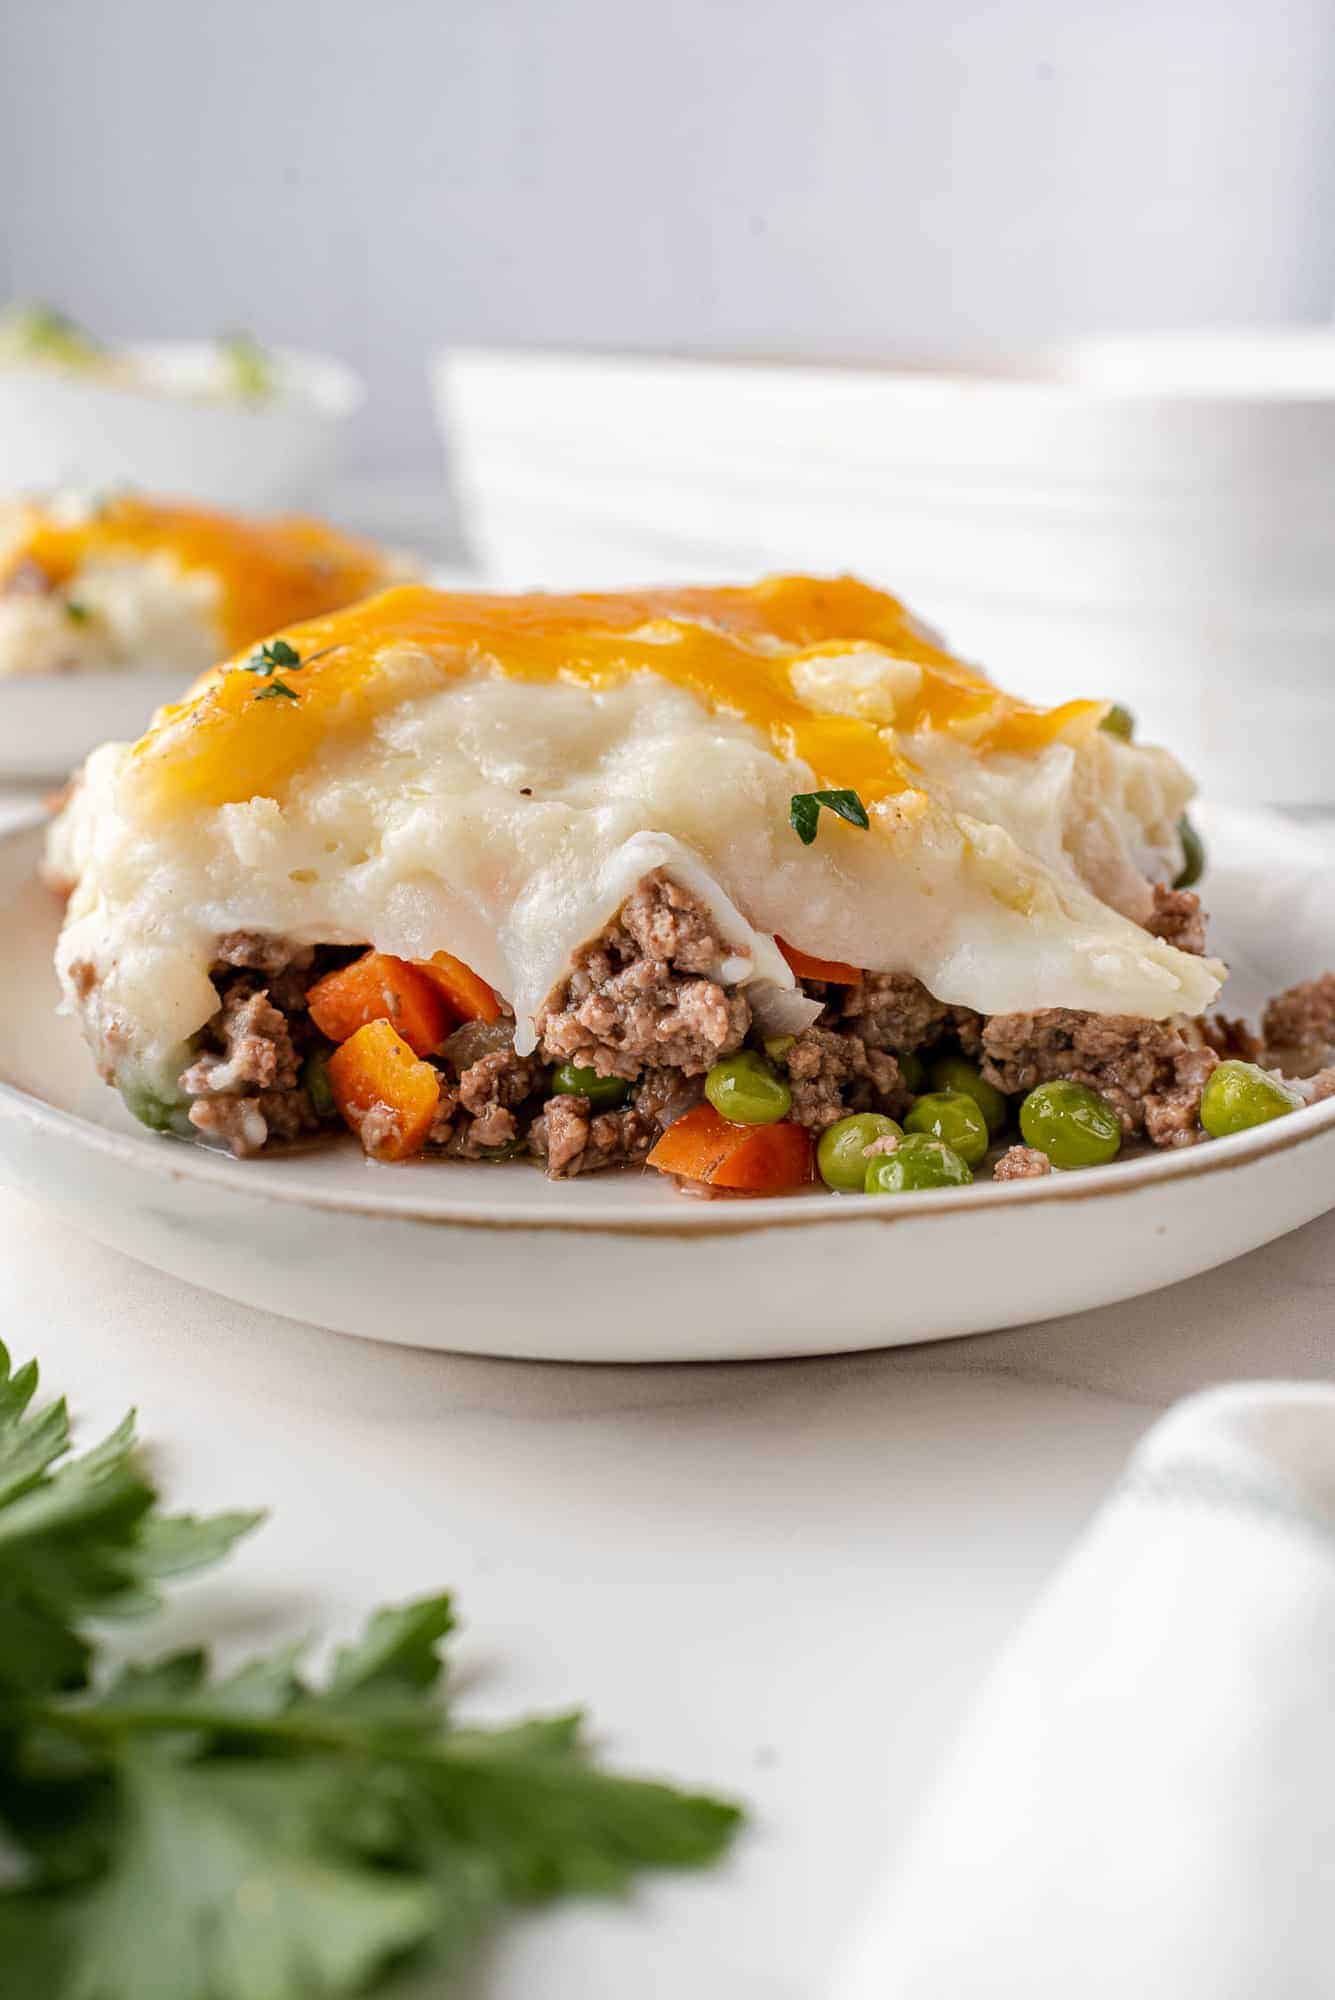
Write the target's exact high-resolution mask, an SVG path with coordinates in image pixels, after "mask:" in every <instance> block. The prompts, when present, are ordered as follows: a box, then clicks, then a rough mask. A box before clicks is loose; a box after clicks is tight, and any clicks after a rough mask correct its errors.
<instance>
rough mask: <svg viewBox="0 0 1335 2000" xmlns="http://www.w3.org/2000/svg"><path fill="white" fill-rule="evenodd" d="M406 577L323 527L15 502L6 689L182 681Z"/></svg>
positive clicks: (62, 500) (103, 504)
mask: <svg viewBox="0 0 1335 2000" xmlns="http://www.w3.org/2000/svg"><path fill="white" fill-rule="evenodd" d="M405 573H406V572H405V569H404V565H403V564H402V562H400V561H398V560H396V559H395V558H393V557H389V556H386V555H384V554H383V553H382V552H381V551H380V550H379V549H376V548H374V547H372V546H371V545H370V544H369V543H367V542H362V541H358V540H356V539H355V538H354V537H352V536H350V535H344V534H341V533H340V532H339V530H338V529H336V528H331V527H329V526H328V525H327V524H326V523H325V522H323V521H311V520H303V519H299V518H293V517H288V518H282V519H277V520H265V519H260V518H246V517H243V516H241V515H236V514H223V513H218V512H215V511H212V510H210V509H207V508H202V507H193V506H185V505H182V504H179V503H177V502H174V501H168V500H150V499H146V498H143V497H139V496H135V495H131V494H112V495H109V496H107V497H105V498H101V499H97V498H89V497H85V496H80V495H77V494H69V495H65V496H63V497H59V496H58V497H54V498H52V499H50V500H44V501H35V500H34V501H22V502H16V503H13V504H11V505H9V506H4V507H0V680H3V679H5V678H7V677H8V676H9V675H11V674H67V673H93V672H95V673H103V672H107V671H115V670H121V669H129V668H135V667H157V668H163V669H172V670H175V671H176V672H179V673H180V674H181V676H182V678H183V679H184V678H185V677H187V676H189V675H191V674H197V673H202V672H203V670H204V669H205V668H206V667H209V666H211V665H212V664H213V662H214V661H215V660H217V659H220V658H221V657H222V656H223V655H225V654H227V653H232V652H235V651H237V650H238V649H239V648H240V647H242V646H248V645H250V644H251V643H252V642H253V641H255V640H256V639H262V638H263V637H264V635H265V634H266V633H268V632H272V631H274V630H276V629H277V628H278V627H279V626H281V625H285V624H293V623H295V622H296V621H297V620H299V619H303V618H315V617H319V616H320V615H321V614H322V613H324V612H326V611H337V610H339V609H340V608H341V607H342V606H343V605H345V604H352V603H354V602H355V601H356V599H357V598H359V597H366V596H368V595H369V594H370V592H371V591H374V590H383V589H384V588H385V586H386V584H389V583H393V582H395V581H396V580H398V579H400V578H402V577H403V576H404V575H405Z"/></svg>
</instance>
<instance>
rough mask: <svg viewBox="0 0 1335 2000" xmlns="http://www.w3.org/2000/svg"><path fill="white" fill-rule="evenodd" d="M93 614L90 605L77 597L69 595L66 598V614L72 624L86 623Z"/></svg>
mask: <svg viewBox="0 0 1335 2000" xmlns="http://www.w3.org/2000/svg"><path fill="white" fill-rule="evenodd" d="M92 615H93V614H92V612H91V611H90V610H89V609H88V606H87V605H86V604H80V602H79V600H78V598H77V597H67V598H66V599H65V616H66V617H67V618H68V619H69V621H70V624H71V625H86V624H87V623H88V620H89V619H90V618H91V617H92Z"/></svg>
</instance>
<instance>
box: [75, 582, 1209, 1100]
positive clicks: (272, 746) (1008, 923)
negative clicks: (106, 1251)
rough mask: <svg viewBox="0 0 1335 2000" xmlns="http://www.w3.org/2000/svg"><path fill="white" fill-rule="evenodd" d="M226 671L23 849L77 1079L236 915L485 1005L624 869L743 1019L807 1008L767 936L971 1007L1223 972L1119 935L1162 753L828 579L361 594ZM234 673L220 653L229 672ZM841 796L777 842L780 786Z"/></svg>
mask: <svg viewBox="0 0 1335 2000" xmlns="http://www.w3.org/2000/svg"><path fill="white" fill-rule="evenodd" d="M283 637H284V640H285V642H286V645H287V646H289V647H290V648H291V651H292V653H293V654H294V655H295V656H296V657H297V658H298V659H299V661H300V665H294V666H289V667H280V668H278V669H276V670H274V671H272V672H271V673H270V674H269V675H267V676H266V675H263V674H257V673H256V672H255V671H254V670H253V662H247V661H244V660H242V661H234V662H232V663H231V664H230V665H229V666H228V667H225V668H222V669H218V670H217V671H215V672H214V673H212V674H210V675H209V676H208V677H207V678H206V679H205V681H204V682H203V683H201V685H200V686H199V687H198V688H197V689H196V690H195V691H194V693H193V694H192V695H191V696H190V697H189V698H188V699H187V700H186V701H185V702H184V703H182V704H180V705H179V706H178V707H176V708H174V709H170V710H166V711H164V712H163V714H162V715H161V716H160V717H159V718H158V720H157V723H156V726H155V728H154V730H153V731H151V732H150V734H149V735H148V736H147V737H146V738H144V739H143V741H142V742H140V743H139V744H137V745H135V746H126V745H114V744H113V745H108V746H105V747H104V748H103V749H102V750H100V751H98V752H97V753H96V754H95V755H94V757H93V758H92V759H91V760H90V762H89V764H88V766H87V769H86V772H85V774H84V777H83V779H82V781H81V783H80V785H79V787H78V789H77V792H76V794H75V797H74V799H73V801H72V803H71V805H70V806H69V807H68V808H67V810H66V812H65V813H64V815H63V817H62V819H61V820H60V822H59V823H58V824H57V826H56V828H55V830H54V832H53V836H52V842H51V860H50V865H51V869H52V872H53V874H54V875H55V876H57V877H60V878H62V879H64V880H66V881H69V882H73V883H74V884H75V885H76V886H75V889H74V894H73V898H72V902H71V906H70V914H69V919H68V921H67V924H66V927H65V930H64V933H63V935H62V939H61V944H60V948H59V966H60V971H61V976H62V979H63V982H64V986H65V991H66V994H67V996H68V997H69V1000H70V1001H71V1002H72V1003H74V1004H77V1005H79V1006H80V1007H81V1008H82V1009H83V1011H84V1013H85V1017H86V1020H87V1024H88V1026H89V1029H90V1033H91V1035H92V1037H93V1039H94V1041H95V1043H96V1044H97V1045H98V1046H99V1048H100V1049H101V1051H102V1052H103V1055H104V1059H105V1060H106V1062H107V1063H108V1066H110V1067H112V1068H115V1067H117V1066H119V1065H123V1064H126V1063H129V1064H132V1065H133V1067H134V1069H135V1070H136V1071H137V1072H139V1073H141V1074H143V1075H146V1076H149V1077H160V1078H164V1079H166V1078H170V1077H171V1076H173V1075H174V1073H175V1070H176V1069H177V1068H179V1064H180V1058H181V1050H182V1048H183V1047H184V1046H185V1045H187V1044H188V1043H189V1041H190V1038H191V1037H192V1036H193V1035H194V1034H195V1033H196V1031H197V1030H199V1029H200V1028H201V1027H202V1026H203V1024H204V1023H205V1022H206V1021H207V1020H208V1019H209V1018H210V1016H211V1015H212V1014H213V1013H214V1011H215V1009H216V1008H217V1005H218V997H217V993H216V991H215V988H214V986H213V984H212V982H211V980H210V977H209V969H210V965H211V963H212V961H213V957H214V947H215V943H216V940H217V939H218V938H219V937H220V936H222V935H225V934H227V933H231V932H236V931H257V932H262V933H274V934H276V935H279V936H282V937H284V938H287V939H291V940H296V941H298V942H306V943H310V944H349V945H354V944H370V945H373V946H374V947H376V948H377V949H379V950H382V951H385V952H390V953H394V954H398V955H400V956H402V957H404V958H411V959H423V958H427V957H429V956H430V955H431V953H433V952H434V951H437V950H445V951H448V952H451V953H453V954H455V955H456V956H457V957H459V958H461V959H463V960H464V961H465V962H466V963H467V964H468V965H469V966H470V967H472V968H473V970H474V971H475V972H477V973H478V974H480V975H481V977H482V978H483V979H485V980H487V981H488V982H489V983H490V984H491V985H492V986H493V987H494V988H495V989H496V990H497V991H498V992H499V993H500V994H501V995H503V996H504V998H505V999H506V1000H507V1001H509V1002H510V1004H511V1005H512V1006H513V1008H514V1011H515V1015H516V1035H515V1044H516V1048H517V1049H518V1050H519V1051H520V1053H521V1054H522V1053H523V1052H525V1051H527V1050H531V1049H532V1048H533V1047H534V1044H535V1039H536V1035H535V1027H534V1022H535V1017H536V1016H537V1015H538V1014H539V1012H540V1010H541V1008H542V1006H543V1003H544V1001H545V1000H546V999H547V997H548V995H549V994H550V993H551V991H552V989H553V988H554V987H555V986H556V985H557V983H558V982H559V981H560V979H561V978H562V976H563V974H564V973H565V971H566V969H567V967H568V965H569V963H570V960H571V956H572V953H574V952H575V951H576V949H577V948H578V947H579V946H580V945H581V944H583V943H584V942H585V941H587V940H588V939H589V938H590V937H592V936H594V935H595V934H596V933H597V932H598V931H599V930H600V929H601V927H602V926H603V925H604V924H605V923H606V922H607V921H608V920H609V919H610V918H611V917H612V916H613V914H614V913H615V912H616V910H617V909H618V907H619V906H620V905H621V903H622V902H623V901H624V900H625V898H626V897H627V896H628V894H629V893H630V892H631V890H632V889H633V888H634V886H635V884H636V883H637V882H639V881H640V880H641V879H642V878H643V877H644V876H646V875H647V874H649V873H650V872H651V871H653V870H655V869H665V870H667V871H668V872H669V874H671V875H673V876H675V877H676V878H678V879H680V880H681V882H682V883H683V884H684V885H685V886H686V887H688V888H690V889H691V890H692V891H693V892H694V893H695V894H696V895H697V896H699V897H700V898H701V900H702V901H703V902H704V903H705V904H706V905H707V906H708V907H709V908H710V910H711V911H712V912H713V914H714V917H715V920H716V925H717V929H718V933H719V935H720V937H721V938H722V939H723V940H724V941H725V943H726V946H727V949H728V951H729V953H730V954H731V956H730V957H729V958H728V959H727V960H726V961H725V962H724V963H723V965H722V966H721V967H720V969H719V973H718V976H719V977H720V978H721V979H723V980H724V981H726V982H728V983H738V984H742V985H745V986H746V987H747V988H748V992H749V996H750V997H751V999H752V1004H753V1006H754V1007H755V1009H756V1012H757V1014H758V1015H760V1016H761V1017H762V1018H766V1017H768V1018H770V1019H772V1020H773V1021H774V1023H775V1025H776V1026H794V1027H800V1026H801V1025H803V1024H804V1022H805V1021H807V1020H809V1019H810V1018H811V1017H812V1013H813V1012H814V1011H816V1010H815V1009H814V1008H813V1004H812V1002H811V1001H810V1000H808V999H806V998H805V997H803V996H802V995H801V994H800V992H799V991H797V990H796V989H795V986H794V980H793V976H792V974H791V972H790V971H789V970H788V966H787V964H786V963H785V961H784V959H783V957H782V955H781V954H780V952H779V951H778V949H777V947H776V945H775V942H774V939H775V937H776V935H777V936H781V937H782V938H783V939H784V940H786V941H787V942H788V943H789V944H790V945H793V946H796V947H798V948H799V949H800V950H801V951H804V952H807V953H811V954H814V955H816V956H819V957H823V958H829V959H837V960H843V961H846V962H849V963H851V964H854V965H857V966H862V967H866V968H868V969H871V970H885V971H902V972H907V973H911V974H913V975H914V976H916V978H918V979H919V980H921V981H922V982H923V984H924V985H925V986H926V987H927V988H928V990H929V991H930V992H931V993H932V994H934V995H936V996H937V997H938V998H939V999H941V1000H943V1001H946V1002H950V1003H954V1004H958V1005H961V1006H967V1007H971V1008H976V1009H977V1010H979V1012H981V1013H987V1014H994V1013H1006V1012H1010V1011H1022V1010H1028V1009H1038V1008H1046V1007H1067V1008H1079V1009H1087V1010H1090V1011H1093V1012H1096V1013H1098V1012H1102V1013H1118V1014H1135V1015H1139V1016H1144V1017H1146V1018H1149V1019H1155V1020H1162V1019H1165V1018H1167V1017H1169V1016H1172V1015H1176V1014H1193V1015H1194V1014H1198V1013H1200V1012H1201V1011H1202V1010H1203V1009H1204V1008H1205V1007H1206V1006H1207V1005H1208V1004H1209V1002H1210V1001H1211V1000H1212V999H1213V998H1214V997H1215V995H1216V993H1217V991H1218V988H1219V984H1220V981H1221V978H1222V968H1221V967H1220V966H1219V965H1218V964H1217V962H1215V961H1211V960H1208V959H1202V958H1198V957H1194V956H1191V955H1189V954H1185V953H1183V952H1181V951H1178V950H1176V949H1175V948H1174V947H1173V946H1171V945H1169V944H1167V943H1165V942H1164V941H1162V940H1161V939H1159V938H1158V937H1155V936H1153V935H1151V934H1150V933H1149V932H1148V931H1146V930H1145V929H1143V928H1142V927H1141V926H1142V923H1143V922H1144V920H1145V918H1146V917H1147V915H1148V913H1149V907H1150V901H1151V897H1150V890H1149V887H1148V884H1149V883H1150V882H1153V881H1165V880H1171V879H1172V878H1173V876H1174V875H1175V874H1176V873H1177V871H1178V869H1179V867H1180V865H1181V848H1180V844H1179V840H1178V835H1177V831H1176V827H1177V822H1178V819H1179V817H1180V815H1181V813H1182V809H1183V807H1184V805H1185V803H1186V801H1187V799H1188V798H1189V796H1190V793H1191V785H1190V782H1189V781H1188V779H1187V778H1186V776H1185V774H1184V773H1183V772H1182V770H1181V768H1180V767H1179V766H1178V765H1177V763H1176V762H1175V761H1174V760H1173V758H1172V757H1170V756H1169V755H1168V754H1167V753H1166V752H1165V751H1162V750H1157V749H1152V748H1146V747H1142V746H1140V745H1133V744H1128V743H1125V742H1122V741H1120V740H1118V739H1117V738H1115V737H1113V736H1112V735H1110V734H1108V733H1107V732H1105V731H1103V730H1101V729H1100V728H1099V723H1100V720H1101V717H1102V715H1103V713H1104V711H1105V708H1106V704H1104V703H1101V702H1097V701H1093V702H1075V703H1071V704H1068V705H1067V706H1066V707H1064V708H1061V709H1057V710H1051V711H1047V710H1039V709H1034V708H1031V707H1029V706H1027V705H1026V704H1024V703H1021V702H1018V701H1014V700H1012V699H1011V698H1009V697H1007V696H1005V695H1004V694H1002V693H1001V692H1000V691H999V690H997V689H996V688H994V687H993V686H992V684H991V683H990V682H988V681H987V680H985V679H984V678H983V676H982V675H981V674H979V673H977V672H976V671H974V670H972V669H970V668H967V667H965V666H963V665H962V664H961V663H959V662H957V661H955V660H954V659H952V658H951V656H950V655H949V654H948V653H946V652H945V651H944V650H943V649H942V648H941V647H940V646H939V645H937V644H936V643H935V642H934V641H932V640H931V639H930V638H929V637H927V636H926V635H925V634H924V632H923V631H922V629H921V628H920V627H919V626H917V625H916V624H915V623H914V621H913V620H912V619H911V618H910V617H909V616H908V615H907V613H905V612H904V610H903V609H902V607H901V606H900V605H898V604H897V602H896V601H895V600H894V599H893V598H890V597H887V596H884V595H883V594H881V593H879V592H876V591H873V590H870V589H868V588H867V587H866V586H864V585H861V584H857V583H854V582H853V581H852V580H849V579H843V580H838V581H834V582H822V581H817V580H812V579H807V578H784V579H776V580H771V581H770V582H767V583H764V584H761V585H758V586H755V587H754V588H752V589H745V590H731V591H727V590H718V591H694V592H692V591H680V592H660V593H652V594H641V595H631V596H624V597H616V598H601V599H589V598H582V599H562V598H552V597H529V598H516V599H504V598H458V597H452V596H448V595H445V594H443V593H439V592H434V591H428V590H425V589H418V588H413V589H403V590H397V591H391V592H389V593H386V594H385V595H384V596H382V597H380V598H377V599H373V600H370V602H369V603H367V604H363V605H360V606H357V607H354V608H353V609H352V610H350V611H347V612H344V613H340V614H337V615H335V616H333V617H329V618H324V619H319V620H316V621H313V622H312V623H310V624H308V625H306V626H303V627H298V628H294V629H289V630H287V631H286V632H285V633H284V635H283ZM248 665H249V666H250V667H251V670H250V671H246V668H247V666H248ZM828 787H838V788H851V789H854V790H856V791H857V792H858V794H859V796H860V798H861V799H862V801H863V802H864V803H865V805H866V807H867V810H868V815H869V820H870V825H869V827H868V828H867V829H866V830H862V829H860V828H858V827H856V826H851V825H848V824H846V823H844V822H843V821H841V820H839V819H837V818H836V817H834V816H833V815H832V814H830V813H828V812H823V813H822V814H821V816H820V821H819V827H818V833H817V837H816V839H815V841H814V842H813V843H812V844H811V845H810V846H804V845H803V844H802V843H801V842H800V841H799V839H798V838H797V836H796V834H795V833H794V831H793V828H792V826H791V824H790V821H789V809H790V802H791V800H792V797H793V795H794V794H796V793H804V792H810V791H813V790H816V789H819V788H828Z"/></svg>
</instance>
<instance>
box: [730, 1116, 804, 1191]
mask: <svg viewBox="0 0 1335 2000" xmlns="http://www.w3.org/2000/svg"><path fill="white" fill-rule="evenodd" d="M813 1177H814V1166H813V1154H812V1147H811V1134H810V1132H808V1130H807V1128H806V1126H805V1125H792V1124H789V1123H788V1121H787V1120H786V1119H785V1120H782V1121H781V1122H780V1123H779V1124H777V1125H748V1126H746V1127H744V1128H743V1134H742V1139H741V1143H740V1144H739V1145H736V1146H734V1147H733V1149H732V1151H731V1152H730V1153H729V1154H728V1157H727V1158H726V1159H725V1160H720V1162H719V1164H718V1165H717V1166H716V1167H715V1169H714V1171H713V1173H712V1174H711V1175H710V1176H709V1185H710V1186H711V1187H721V1188H741V1189H744V1190H745V1191H746V1192H747V1193H748V1194H784V1193H786V1192H787V1191H788V1190H789V1189H790V1188H799V1187H804V1186H805V1185H806V1183H807V1182H808V1181H809V1180H811V1179H813Z"/></svg>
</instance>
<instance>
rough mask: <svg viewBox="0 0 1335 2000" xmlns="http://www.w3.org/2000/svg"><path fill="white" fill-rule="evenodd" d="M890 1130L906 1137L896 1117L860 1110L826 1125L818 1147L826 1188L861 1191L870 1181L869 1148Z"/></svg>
mask: <svg viewBox="0 0 1335 2000" xmlns="http://www.w3.org/2000/svg"><path fill="white" fill-rule="evenodd" d="M890 1132H893V1133H894V1134H895V1137H896V1138H898V1139H902V1138H903V1136H904V1134H903V1131H902V1129H901V1127H900V1126H898V1125H896V1123H895V1121H894V1119H893V1118H887V1117H885V1115H884V1114H883V1113H882V1112H880V1111H857V1112H854V1114H853V1116H852V1117H851V1118H841V1119H840V1120H839V1121H838V1123H837V1124H835V1125H827V1126H826V1128H825V1130H824V1131H823V1132H822V1133H821V1135H820V1143H819V1144H818V1145H817V1147H816V1165H817V1166H818V1167H819V1168H820V1177H821V1179H822V1180H823V1181H824V1183H825V1185H826V1187H830V1188H835V1189H837V1190H838V1192H839V1193H840V1194H861V1192H862V1190H863V1188H864V1187H865V1186H866V1184H867V1160H866V1151H867V1147H868V1146H870V1145H871V1143H872V1141H873V1140H874V1139H884V1138H885V1137H886V1135H887V1134H888V1133H890Z"/></svg>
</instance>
